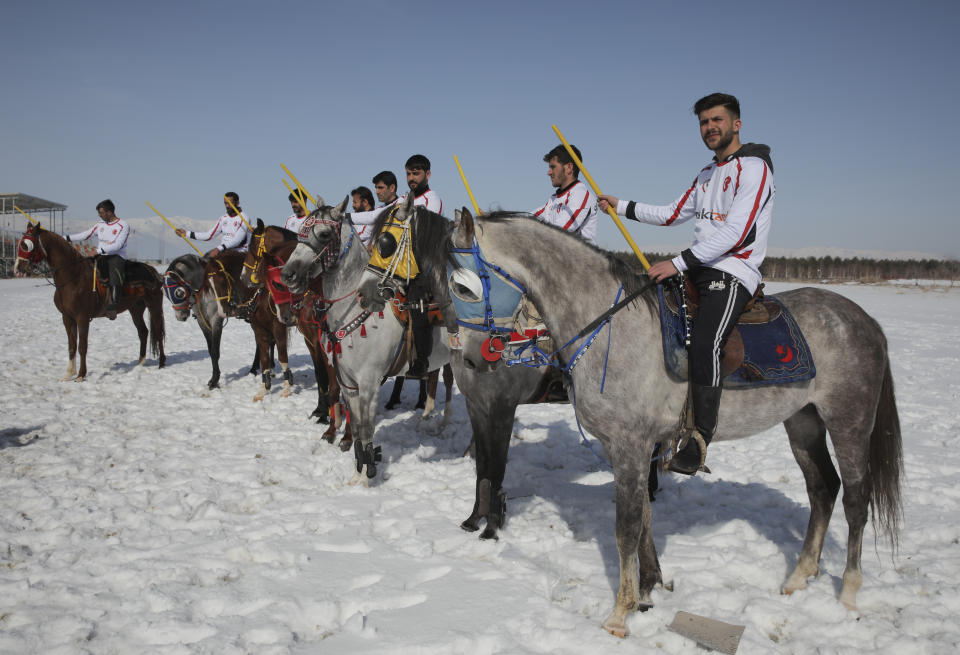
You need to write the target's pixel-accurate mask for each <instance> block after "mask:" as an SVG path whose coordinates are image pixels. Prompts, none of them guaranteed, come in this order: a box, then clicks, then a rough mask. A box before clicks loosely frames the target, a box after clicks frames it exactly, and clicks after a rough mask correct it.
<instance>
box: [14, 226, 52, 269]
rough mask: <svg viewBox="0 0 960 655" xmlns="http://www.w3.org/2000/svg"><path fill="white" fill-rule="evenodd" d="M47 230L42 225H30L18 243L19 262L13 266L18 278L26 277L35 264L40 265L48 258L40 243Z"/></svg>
mask: <svg viewBox="0 0 960 655" xmlns="http://www.w3.org/2000/svg"><path fill="white" fill-rule="evenodd" d="M44 231H45V230H44V229H43V228H42V227H40V224H39V223H37V224H35V225H30V226H28V227H27V231H26V232H24V233H23V236H22V237H20V240H19V241H18V242H17V261H16V263H15V264H14V265H13V273H14V275H16V276H17V277H24V276H25V275H26V274H27V273H28V272H29V271H30V267H31V266H33V265H34V264H39V263H40V262H42V261H43V260H44V258H45V257H46V252H45V251H44V249H43V244H41V243H40V234H41V233H42V232H44Z"/></svg>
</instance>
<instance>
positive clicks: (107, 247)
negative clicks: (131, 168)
mask: <svg viewBox="0 0 960 655" xmlns="http://www.w3.org/2000/svg"><path fill="white" fill-rule="evenodd" d="M114 211H116V207H115V206H114V204H113V201H112V200H110V199H109V198H107V199H106V200H103V201H101V202H100V203H99V204H98V205H97V214H99V215H100V220H101V221H102V222H100V223H97V224H96V225H94V226H93V227H91V228H90V229H89V230H86V231H85V232H77V233H76V234H70V235H67V237H66V239H67V242H68V243H69V242H71V241H84V240H86V239H89V238H90V237H92V236H93V235H94V234H96V235H97V253H98V254H99V259H100V261H101V262H104V264H105V265H106V267H107V270H108V271H109V275H108V279H109V282H110V299H109V301H108V303H107V307H106V310H105V314H106V316H107V318H109V319H110V320H111V321H112V320H113V319H115V318H116V317H117V305H119V304H120V296H121V295H122V294H123V265H124V260H125V259H126V257H127V238H128V237H129V236H130V226H129V225H127V222H126V221H121V220H120V219H119V218H117V215H116V214H115V213H114Z"/></svg>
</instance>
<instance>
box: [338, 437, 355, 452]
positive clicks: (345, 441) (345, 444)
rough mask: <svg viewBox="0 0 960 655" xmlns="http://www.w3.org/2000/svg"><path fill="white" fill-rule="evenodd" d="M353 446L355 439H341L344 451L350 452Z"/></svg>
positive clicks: (342, 450) (341, 448)
mask: <svg viewBox="0 0 960 655" xmlns="http://www.w3.org/2000/svg"><path fill="white" fill-rule="evenodd" d="M352 448H353V439H349V440H348V439H347V438H346V437H344V438H343V439H341V440H340V451H341V452H344V453H348V452H350V449H352Z"/></svg>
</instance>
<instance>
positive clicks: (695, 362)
mask: <svg viewBox="0 0 960 655" xmlns="http://www.w3.org/2000/svg"><path fill="white" fill-rule="evenodd" d="M689 277H690V280H691V281H692V282H693V284H694V286H696V288H697V291H699V292H700V306H699V308H698V309H697V316H696V318H695V319H694V321H693V331H692V334H691V335H690V336H691V339H690V353H689V357H690V381H691V382H693V383H694V384H698V385H700V386H702V387H719V386H720V385H721V383H722V381H723V380H722V378H721V376H720V361H721V359H723V347H724V346H725V345H726V343H727V338H728V337H729V336H730V333H731V332H732V331H733V328H734V326H735V325H736V324H737V319H738V318H739V317H740V314H741V313H742V312H743V308H744V306H745V305H746V304H747V302H748V301H749V300H750V292H749V291H747V288H746V287H744V286H743V284H741V283H740V281H739V280H737V278H735V277H733V276H732V275H730V274H729V273H724V272H723V271H718V270H717V269H715V268H706V267H704V268H701V269H699V270H697V271H696V272H694V273H693V274H691V275H689Z"/></svg>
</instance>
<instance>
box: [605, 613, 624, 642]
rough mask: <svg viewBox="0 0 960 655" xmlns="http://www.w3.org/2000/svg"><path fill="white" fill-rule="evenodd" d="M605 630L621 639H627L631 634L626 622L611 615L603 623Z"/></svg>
mask: <svg viewBox="0 0 960 655" xmlns="http://www.w3.org/2000/svg"><path fill="white" fill-rule="evenodd" d="M603 629H604V630H606V631H607V632H609V633H610V634H612V635H613V636H614V637H620V638H621V639H626V638H627V635H629V634H630V630H628V629H627V624H626V622H625V621H624V620H623V619H621V618H619V617H618V618H614V617H613V615H610V617H609V618H608V619H607V620H606V621H604V622H603Z"/></svg>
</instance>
